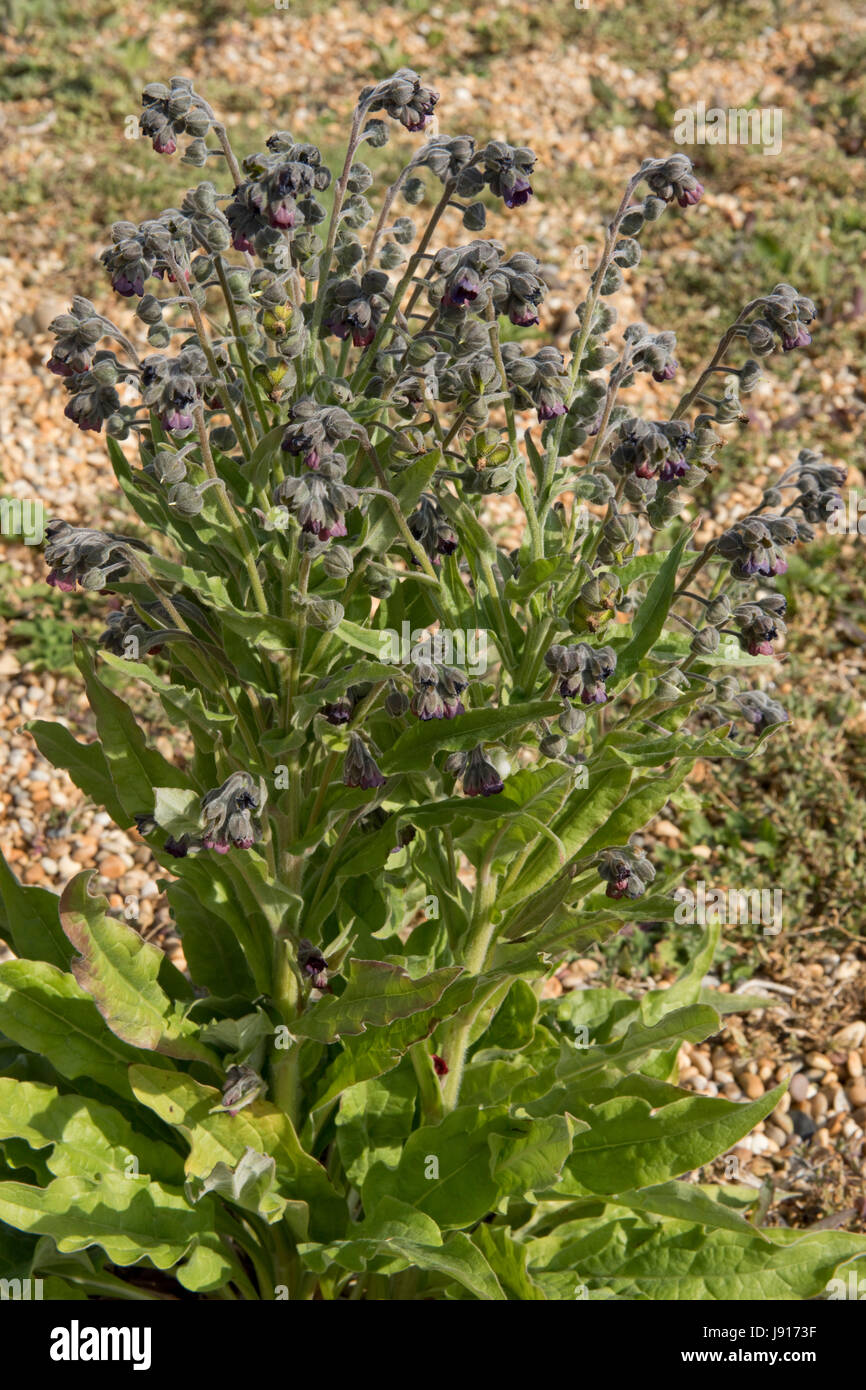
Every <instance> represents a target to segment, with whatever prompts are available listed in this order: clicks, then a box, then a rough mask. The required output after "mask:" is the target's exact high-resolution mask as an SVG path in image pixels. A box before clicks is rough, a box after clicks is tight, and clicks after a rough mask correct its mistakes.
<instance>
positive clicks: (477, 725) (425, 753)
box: [382, 700, 562, 774]
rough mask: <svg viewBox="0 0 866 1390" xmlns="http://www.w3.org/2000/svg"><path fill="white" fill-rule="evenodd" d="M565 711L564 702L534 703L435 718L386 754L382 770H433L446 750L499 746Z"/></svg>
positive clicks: (407, 734)
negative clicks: (433, 762)
mask: <svg viewBox="0 0 866 1390" xmlns="http://www.w3.org/2000/svg"><path fill="white" fill-rule="evenodd" d="M561 709H562V703H561V701H556V700H533V701H531V702H530V703H528V704H525V705H503V706H502V707H501V708H499V709H496V708H492V707H491V708H489V709H473V710H469V711H468V713H466V714H458V715H457V717H456V719H441V720H439V719H431V720H430V721H429V722H428V723H426V724H421V725H420V726H419V725H417V724H416V725H413V726H412V728H411V729H407V730H406V731H405V732H404V733H402V734H401V735H400V737H399V738H398V739H397V742H396V743H395V744H394V746H393V747H392V748H391V749H390V751H389V752H388V753H387V754H386V755H385V757H384V759H383V760H382V771H383V772H385V773H386V774H393V773H397V772H413V771H417V772H423V771H424V770H425V769H426V768H427V767H429V765H430V762H431V760H432V758H433V754H434V753H437V752H438V751H439V750H440V749H442V748H447V749H448V751H449V752H452V751H457V750H459V749H465V748H474V746H475V745H476V743H495V742H496V741H497V740H499V739H502V738H505V737H506V736H507V735H508V734H511V733H514V731H515V729H522V728H525V727H526V725H527V724H532V723H534V722H535V721H536V720H537V719H554V718H556V716H557V715H558V714H559V713H560V711H561Z"/></svg>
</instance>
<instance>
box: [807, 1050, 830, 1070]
mask: <svg viewBox="0 0 866 1390" xmlns="http://www.w3.org/2000/svg"><path fill="white" fill-rule="evenodd" d="M806 1061H807V1062H808V1063H809V1066H810V1067H813V1068H814V1069H815V1070H816V1071H821V1072H824V1071H832V1069H833V1063H832V1062H831V1061H830V1058H829V1057H825V1056H824V1053H823V1052H807V1053H806Z"/></svg>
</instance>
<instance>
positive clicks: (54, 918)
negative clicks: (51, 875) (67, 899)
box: [0, 854, 72, 970]
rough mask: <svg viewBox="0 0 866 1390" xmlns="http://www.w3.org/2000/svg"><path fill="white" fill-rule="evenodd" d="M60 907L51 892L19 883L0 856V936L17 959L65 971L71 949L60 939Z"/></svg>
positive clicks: (63, 938) (64, 938)
mask: <svg viewBox="0 0 866 1390" xmlns="http://www.w3.org/2000/svg"><path fill="white" fill-rule="evenodd" d="M59 906H60V900H59V898H58V896H57V894H56V893H52V892H51V891H50V889H48V888H38V887H36V886H35V885H32V886H29V887H25V886H24V884H22V883H19V882H18V879H17V878H16V877H15V875H14V873H13V872H12V870H11V869H10V867H9V865H8V864H7V863H6V860H5V859H4V857H3V855H2V854H0V936H2V938H3V940H4V941H6V942H8V944H9V945H10V946H11V947H12V949H13V951H14V952H15V954H16V956H18V957H19V958H20V959H22V960H46V961H48V962H49V963H50V964H51V965H56V966H57V967H58V969H59V970H66V969H67V968H68V966H69V961H70V959H71V957H72V948H71V947H70V945H69V942H68V941H67V940H66V937H65V936H64V935H63V928H62V927H61V925H60V910H59Z"/></svg>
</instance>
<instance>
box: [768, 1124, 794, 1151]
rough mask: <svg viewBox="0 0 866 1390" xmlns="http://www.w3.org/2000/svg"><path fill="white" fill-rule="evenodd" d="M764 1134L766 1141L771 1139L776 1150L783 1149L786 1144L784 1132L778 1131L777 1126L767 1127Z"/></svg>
mask: <svg viewBox="0 0 866 1390" xmlns="http://www.w3.org/2000/svg"><path fill="white" fill-rule="evenodd" d="M764 1132H765V1134H766V1136H767V1138H768V1139H772V1141H773V1143H774V1144H775V1145H776V1146H777V1148H780V1149H782V1148H784V1146H785V1144H787V1142H788V1135H787V1133H786V1131H785V1130H784V1129H780V1128H779V1126H778V1125H767V1126H766V1129H765V1131H764Z"/></svg>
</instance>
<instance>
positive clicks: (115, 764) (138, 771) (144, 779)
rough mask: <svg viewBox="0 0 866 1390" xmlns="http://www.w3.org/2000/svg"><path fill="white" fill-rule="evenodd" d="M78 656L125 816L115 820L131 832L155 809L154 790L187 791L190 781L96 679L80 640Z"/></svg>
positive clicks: (120, 701)
mask: <svg viewBox="0 0 866 1390" xmlns="http://www.w3.org/2000/svg"><path fill="white" fill-rule="evenodd" d="M74 655H75V664H76V665H77V667H78V669H79V671H80V672H81V674H82V675H83V677H84V683H85V686H86V688H87V698H88V700H89V702H90V707H91V709H92V710H93V712H94V714H95V715H96V727H97V730H98V731H99V737H100V740H101V743H102V749H103V752H104V754H105V758H106V762H107V764H108V768H109V771H110V773H111V780H112V782H113V783H114V787H115V791H116V793H117V799H118V802H119V803H120V807H122V809H123V812H124V814H123V816H122V817H119V816H114V819H115V820H116V821H117V824H118V825H119V826H120V828H121V829H122V830H127V829H128V828H129V827H130V826H131V825H132V824H134V821H135V816H136V814H137V813H138V812H141V811H148V810H149V809H150V807H151V806H152V804H153V788H154V787H160V786H166V787H184V786H186V785H187V779H186V777H185V776H184V774H183V773H182V772H181V771H180V769H179V768H176V767H174V766H173V765H172V764H171V763H169V762H167V761H166V759H165V758H164V757H163V756H162V754H161V753H158V752H157V751H156V749H154V748H148V746H147V743H146V741H145V737H144V734H143V733H142V731H141V729H140V728H139V727H138V724H137V723H136V722H135V719H134V717H133V714H132V711H131V710H130V708H129V706H128V705H127V704H125V703H124V701H123V700H121V699H120V697H119V696H118V695H115V694H114V693H113V691H111V690H109V689H108V687H107V686H106V685H103V683H102V681H101V680H100V679H99V677H98V676H97V675H96V671H95V669H94V665H93V658H92V656H91V654H90V651H89V650H88V648H87V647H86V646H85V644H84V643H83V642H81V641H80V640H79V639H77V638H76V641H75V645H74ZM120 807H118V809H120ZM112 814H113V813H112Z"/></svg>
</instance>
